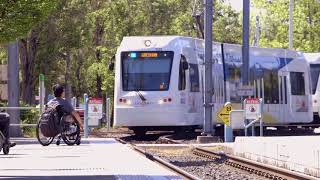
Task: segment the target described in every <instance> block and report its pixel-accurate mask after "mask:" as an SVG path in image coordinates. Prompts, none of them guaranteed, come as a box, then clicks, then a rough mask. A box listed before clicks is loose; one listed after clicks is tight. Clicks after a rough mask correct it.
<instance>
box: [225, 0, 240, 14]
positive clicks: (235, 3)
mask: <svg viewBox="0 0 320 180" xmlns="http://www.w3.org/2000/svg"><path fill="white" fill-rule="evenodd" d="M227 1H229V3H230V4H231V6H232V7H233V8H234V9H235V10H237V11H240V10H242V0H227ZM227 3H228V2H227Z"/></svg>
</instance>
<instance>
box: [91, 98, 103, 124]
mask: <svg viewBox="0 0 320 180" xmlns="http://www.w3.org/2000/svg"><path fill="white" fill-rule="evenodd" d="M102 104H103V101H102V99H101V98H90V99H89V102H88V124H89V126H99V123H100V122H99V119H101V118H102Z"/></svg>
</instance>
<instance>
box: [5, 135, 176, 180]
mask: <svg viewBox="0 0 320 180" xmlns="http://www.w3.org/2000/svg"><path fill="white" fill-rule="evenodd" d="M14 141H16V142H17V144H18V145H17V146H15V147H14V148H12V149H10V154H9V155H3V154H2V152H1V153H0V179H39V180H40V179H54V180H56V179H77V180H78V179H80V180H81V179H86V180H87V179H88V180H90V179H130V180H132V179H133V180H140V179H142V180H143V179H148V180H153V179H156V180H158V179H159V180H167V179H174V180H176V179H182V178H180V177H179V176H177V175H175V174H174V173H172V172H171V171H168V170H167V169H165V168H164V167H162V166H160V165H158V164H156V163H154V162H152V161H150V160H148V159H146V158H145V157H143V156H142V155H140V154H139V153H137V152H135V151H133V150H132V149H130V148H129V147H128V146H126V145H123V144H120V143H119V142H117V141H116V140H114V139H112V138H108V139H86V140H82V144H81V145H80V146H67V145H64V144H61V145H60V146H57V145H55V144H54V143H53V144H51V145H50V146H47V147H43V146H41V145H40V144H38V143H37V141H36V140H34V139H33V140H30V139H27V140H24V139H20V140H19V139H16V140H14Z"/></svg>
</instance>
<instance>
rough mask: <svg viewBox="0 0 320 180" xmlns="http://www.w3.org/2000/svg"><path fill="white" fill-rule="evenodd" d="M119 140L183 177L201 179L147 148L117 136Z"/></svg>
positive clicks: (192, 179)
mask: <svg viewBox="0 0 320 180" xmlns="http://www.w3.org/2000/svg"><path fill="white" fill-rule="evenodd" d="M116 140H117V141H119V142H120V143H122V144H127V145H129V146H130V147H131V148H132V149H133V150H135V151H137V152H139V153H140V154H142V155H144V156H145V157H146V158H148V159H150V160H152V161H155V162H157V163H158V164H160V165H162V166H164V167H165V168H167V169H169V170H171V171H173V172H174V173H176V174H178V175H180V176H181V177H183V179H190V180H201V179H200V178H198V177H196V176H194V175H192V174H190V173H188V172H187V171H184V170H182V169H181V168H179V167H177V166H175V165H173V164H171V163H169V162H167V161H164V160H162V159H161V158H159V157H157V156H154V155H152V154H150V153H148V152H146V151H145V150H143V149H141V148H139V147H137V146H136V145H135V144H133V143H128V142H126V141H124V140H122V139H120V138H116Z"/></svg>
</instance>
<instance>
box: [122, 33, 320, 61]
mask: <svg viewBox="0 0 320 180" xmlns="http://www.w3.org/2000/svg"><path fill="white" fill-rule="evenodd" d="M147 41H149V42H147ZM184 42H187V43H195V44H196V46H197V48H199V49H203V48H204V40H203V39H198V38H193V37H186V36H160V35H159V36H125V37H123V40H122V42H121V44H120V46H119V48H118V50H120V51H134V50H141V51H143V50H149V49H150V48H166V47H168V48H179V47H183V46H184V45H186V44H185V43H184ZM146 43H149V44H146ZM213 44H214V45H216V46H217V45H218V46H219V45H221V43H219V42H213ZM223 44H224V46H225V47H229V48H230V50H229V51H233V50H235V51H237V52H239V49H241V47H242V45H240V44H228V43H223ZM193 45H194V44H193ZM261 50H263V51H261ZM240 52H241V50H240ZM250 54H252V55H257V56H270V55H271V56H277V57H289V58H296V57H299V56H300V57H301V56H302V53H301V52H298V51H295V50H290V49H282V48H260V47H252V46H250ZM319 55H320V53H319Z"/></svg>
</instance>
